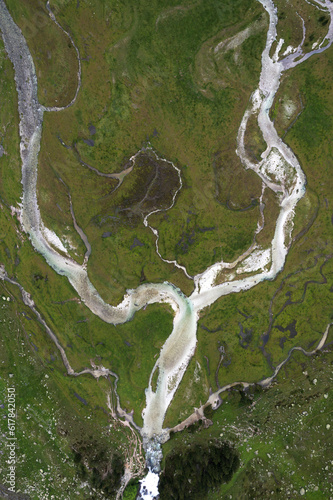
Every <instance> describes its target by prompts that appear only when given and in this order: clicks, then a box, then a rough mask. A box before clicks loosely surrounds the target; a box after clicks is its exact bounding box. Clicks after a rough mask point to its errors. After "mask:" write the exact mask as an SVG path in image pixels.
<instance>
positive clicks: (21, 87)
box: [0, 0, 333, 498]
mask: <svg viewBox="0 0 333 500" xmlns="http://www.w3.org/2000/svg"><path fill="white" fill-rule="evenodd" d="M260 3H261V4H262V6H263V7H264V9H265V10H266V11H267V13H268V15H269V26H268V31H267V40H266V46H265V49H264V51H263V53H262V69H261V75H260V80H259V85H258V88H257V89H256V90H254V92H253V94H252V96H251V99H250V103H249V106H248V108H247V110H246V112H245V114H244V117H243V119H242V121H241V124H240V127H239V132H238V138H237V154H238V155H239V157H240V159H241V161H242V163H243V165H244V167H245V168H250V169H252V170H254V171H255V172H256V173H257V174H258V175H259V176H260V177H261V179H262V181H263V184H264V185H265V186H267V187H268V188H270V189H272V190H273V191H274V192H276V193H277V194H278V196H279V203H280V213H279V216H278V219H277V222H276V227H275V233H274V237H273V239H272V241H271V244H270V246H269V248H267V249H265V252H263V253H262V254H260V253H258V249H257V248H255V247H253V249H252V248H251V249H250V250H251V251H249V252H247V253H246V255H244V259H243V262H247V263H248V264H249V265H248V268H249V272H251V271H253V269H254V268H251V262H254V261H255V262H256V265H257V267H256V269H258V261H259V271H258V272H257V274H255V275H253V273H251V274H252V275H251V276H248V277H245V278H243V279H232V280H229V281H226V282H224V283H222V284H220V285H215V277H216V276H217V274H218V273H219V272H220V271H221V270H222V269H224V268H230V267H232V266H233V265H234V266H235V265H236V264H232V263H224V262H218V263H216V264H214V265H213V266H211V267H210V268H208V269H207V270H206V271H204V272H203V273H201V274H200V275H197V276H195V277H194V283H195V290H194V292H193V293H192V295H191V296H190V297H186V296H185V295H184V294H183V293H182V292H181V290H179V289H178V288H176V287H175V286H174V285H172V284H171V283H162V284H153V283H152V284H146V285H142V286H140V287H138V288H137V289H135V290H130V291H128V293H127V294H126V295H125V296H124V298H123V300H122V302H121V303H120V304H119V305H118V306H116V307H115V306H112V305H110V304H107V303H105V302H104V300H103V299H102V298H101V296H100V295H99V293H98V291H97V290H96V289H95V287H94V286H93V285H92V283H91V282H90V280H89V276H88V273H87V268H86V262H85V263H84V264H83V265H80V264H78V263H77V262H76V261H74V260H73V259H72V258H70V257H69V256H65V255H63V253H60V252H59V251H57V250H56V248H55V246H54V245H52V241H51V240H52V238H51V240H50V234H51V235H52V234H54V233H52V231H51V230H49V229H47V228H45V226H44V224H43V221H42V218H41V214H40V210H39V206H38V200H37V193H36V187H37V175H38V154H39V150H40V141H41V136H42V126H43V115H44V113H45V112H57V111H59V110H58V109H57V108H45V107H43V106H42V105H41V104H40V103H39V101H38V96H37V77H36V71H35V66H34V62H33V59H32V57H31V54H30V51H29V48H28V45H27V43H26V40H25V38H24V36H23V34H22V32H21V30H20V29H19V27H18V26H17V25H16V24H15V23H14V21H13V19H12V17H11V15H10V13H9V12H8V10H7V8H6V5H5V2H4V0H0V29H1V34H2V38H3V40H4V44H5V48H6V51H7V53H8V56H9V58H10V60H11V61H12V63H13V66H14V71H15V83H16V89H17V94H18V112H19V116H20V124H19V129H20V141H21V142H20V155H21V161H22V185H23V191H22V202H21V206H20V221H21V224H22V228H23V230H24V231H25V232H26V233H27V234H28V235H29V238H30V241H31V244H32V245H33V247H34V248H35V249H36V251H37V252H39V253H40V254H41V255H42V256H43V257H44V259H45V260H46V262H47V263H48V265H49V266H50V267H52V269H54V270H55V271H56V272H57V273H58V274H60V275H64V276H66V277H67V278H68V280H69V281H70V283H71V285H72V286H73V288H74V289H75V290H76V291H77V293H78V295H79V296H80V298H81V300H82V301H83V302H84V303H85V305H86V306H87V307H88V308H89V309H90V310H91V311H92V312H93V313H94V314H96V315H97V316H98V317H99V318H101V319H102V320H103V321H105V322H107V323H112V324H120V323H124V322H126V321H128V320H129V319H130V318H131V317H132V316H133V315H134V314H135V312H136V311H138V310H139V309H141V308H143V307H145V306H146V305H147V304H152V303H156V302H166V303H169V304H170V305H171V307H172V309H173V311H174V321H173V330H172V332H171V334H170V336H169V337H168V339H167V340H166V342H165V344H164V346H163V347H162V349H161V352H160V356H159V358H158V360H157V361H156V364H155V366H154V369H153V372H152V374H151V376H150V380H149V384H148V388H147V390H146V407H145V409H144V412H143V422H144V423H143V428H142V430H141V434H142V437H143V442H144V447H145V451H146V459H147V463H148V466H149V474H148V476H147V478H146V480H143V481H142V490H141V495H142V497H143V498H153V496H154V495H156V494H157V483H158V472H159V461H160V458H161V452H160V443H162V442H164V441H165V440H166V439H168V435H169V433H168V431H167V430H165V429H163V421H164V416H165V413H166V410H167V408H168V406H169V405H170V403H171V401H172V399H173V396H174V394H175V392H176V390H177V387H178V385H179V383H180V381H181V379H182V377H183V374H184V372H185V370H186V368H187V366H188V363H189V361H190V359H191V357H192V356H193V353H194V350H195V347H196V341H197V339H196V330H197V320H198V317H199V312H200V311H201V310H202V309H204V308H206V307H207V306H209V305H210V304H212V303H213V302H215V301H216V300H218V299H219V298H220V297H222V296H224V295H227V294H230V293H238V292H240V291H245V290H249V289H250V288H252V287H254V286H255V285H256V284H258V283H259V282H261V281H263V280H267V279H270V280H271V279H274V277H275V276H276V274H277V273H278V272H279V271H281V269H282V268H283V266H284V263H285V259H286V256H287V253H288V249H289V244H290V243H289V242H290V241H291V232H292V227H293V224H292V221H293V217H294V213H295V212H294V210H295V207H296V204H297V203H298V201H299V200H300V199H301V197H302V196H303V195H304V192H305V186H306V179H305V175H304V173H303V171H302V169H301V166H300V164H299V162H298V160H297V158H296V156H295V155H294V153H293V152H292V151H291V149H290V148H289V147H288V146H287V145H286V144H285V143H284V142H283V141H282V139H281V138H280V137H279V136H278V134H277V132H276V130H275V128H274V124H273V122H272V120H271V119H270V117H269V111H270V109H271V107H272V104H273V101H274V97H275V94H276V92H277V90H278V88H279V84H280V78H281V75H282V73H283V72H284V71H287V70H289V69H290V68H293V67H295V66H296V65H298V64H301V63H302V62H303V61H305V60H306V59H308V58H309V57H310V56H312V55H313V54H318V53H320V52H322V51H323V50H326V49H327V48H328V47H329V46H330V45H331V44H332V40H333V24H332V12H333V4H331V2H329V1H328V0H326V1H325V2H316V4H318V5H319V6H320V7H322V8H325V9H326V10H327V12H328V13H329V14H330V17H331V21H330V25H329V30H328V34H327V35H326V39H327V43H326V45H325V46H323V47H322V48H318V49H316V50H312V51H311V52H309V53H307V54H303V47H302V44H301V45H300V46H299V47H296V48H295V50H294V52H293V53H291V54H288V55H287V56H285V57H284V58H283V57H281V58H280V57H279V47H280V48H281V45H282V44H281V43H280V44H278V47H277V49H276V52H275V54H274V55H273V56H271V55H270V53H271V48H272V45H273V43H274V41H275V40H276V39H277V22H278V17H277V10H276V8H275V6H274V4H273V2H272V1H271V0H260ZM48 8H49V5H48ZM49 11H50V8H49ZM52 16H53V17H52ZM50 17H51V19H52V20H53V21H55V18H54V15H53V14H52V12H51V11H50ZM303 38H304V37H303ZM76 95H77V93H76ZM75 98H76V96H75ZM73 103H75V99H74V100H73V102H72V103H71V104H73ZM60 112H61V110H60ZM252 114H256V115H257V116H258V124H259V127H260V129H261V132H262V134H263V137H264V139H265V142H266V144H267V149H266V151H265V152H264V153H263V154H262V157H261V160H260V162H257V163H253V161H252V160H251V159H249V158H248V157H247V155H246V151H245V147H244V135H245V130H246V126H247V123H248V120H249V118H250V116H251V115H252ZM174 201H175V200H174ZM146 219H147V218H146ZM155 231H156V232H157V230H155ZM157 236H158V232H157ZM54 238H57V237H56V235H54ZM157 250H158V249H157ZM253 255H255V256H256V259H253ZM251 257H252V261H251ZM260 259H261V260H262V262H261V260H260ZM157 369H158V374H159V375H158V381H157V386H156V390H155V391H153V389H152V377H153V374H154V372H155V370H157ZM144 487H146V488H147V490H150V491H152V493H149V492H148V491H147V490H146V489H144Z"/></svg>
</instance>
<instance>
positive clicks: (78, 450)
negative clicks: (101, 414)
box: [73, 440, 124, 498]
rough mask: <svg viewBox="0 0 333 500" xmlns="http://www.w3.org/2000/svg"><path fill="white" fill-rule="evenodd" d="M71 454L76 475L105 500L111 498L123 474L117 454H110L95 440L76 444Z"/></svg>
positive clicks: (122, 467)
mask: <svg viewBox="0 0 333 500" xmlns="http://www.w3.org/2000/svg"><path fill="white" fill-rule="evenodd" d="M73 452H74V463H75V464H76V466H77V472H78V475H79V476H80V477H81V478H82V479H83V480H85V481H87V480H88V481H89V482H90V483H91V485H92V486H93V487H94V488H96V489H97V490H100V491H102V492H103V494H104V495H106V497H107V498H113V497H114V496H115V493H116V492H117V490H118V489H119V487H120V481H121V477H122V476H123V474H124V462H123V459H122V457H121V456H120V455H119V454H118V453H113V454H110V449H108V448H107V446H105V447H104V446H103V445H102V444H101V443H98V442H97V441H96V440H90V441H80V442H77V443H76V444H75V446H73Z"/></svg>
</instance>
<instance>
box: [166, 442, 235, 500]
mask: <svg viewBox="0 0 333 500" xmlns="http://www.w3.org/2000/svg"><path fill="white" fill-rule="evenodd" d="M238 467H239V457H238V453H237V451H236V450H235V449H234V448H233V447H232V446H231V445H230V444H229V443H226V442H224V443H221V442H219V441H218V440H211V441H208V442H206V443H204V444H203V443H200V444H199V443H194V444H192V445H190V446H189V448H187V449H185V450H184V449H183V448H181V447H180V446H178V447H177V448H175V449H174V450H173V451H172V452H171V453H169V455H167V456H166V459H165V468H164V470H163V472H162V473H161V476H160V482H159V492H160V499H161V500H166V499H175V500H183V499H185V498H186V499H187V500H196V499H201V500H202V499H203V498H205V496H206V495H207V493H208V491H210V490H213V489H214V488H216V487H217V486H218V485H219V484H221V483H224V482H228V481H230V479H231V478H232V476H233V474H234V473H235V472H236V470H237V469H238Z"/></svg>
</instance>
